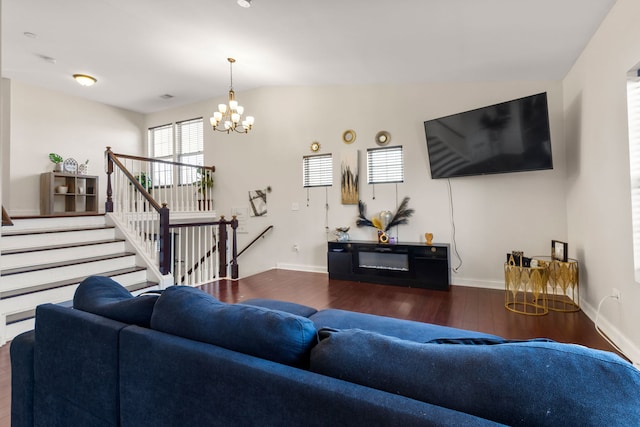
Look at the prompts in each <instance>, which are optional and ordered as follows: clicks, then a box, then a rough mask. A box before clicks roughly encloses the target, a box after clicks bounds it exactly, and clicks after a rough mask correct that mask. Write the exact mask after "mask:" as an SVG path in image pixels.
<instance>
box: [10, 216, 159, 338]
mask: <svg viewBox="0 0 640 427" xmlns="http://www.w3.org/2000/svg"><path fill="white" fill-rule="evenodd" d="M13 224H14V225H13V226H11V227H3V228H2V238H0V255H1V256H0V345H2V344H4V343H5V342H6V341H8V340H10V339H12V338H13V337H15V336H16V335H18V334H20V333H22V332H23V331H27V330H30V329H33V326H34V313H35V308H36V306H38V305H39V304H43V303H66V304H69V305H70V304H71V300H72V298H73V293H74V292H75V290H76V287H77V286H78V284H79V283H80V282H81V281H82V280H83V279H84V278H86V277H87V276H91V275H101V276H109V277H112V278H113V279H114V280H115V281H117V282H118V283H120V284H121V285H123V286H124V287H126V288H127V289H128V290H129V291H131V292H133V293H140V292H143V291H145V290H149V289H157V288H158V284H157V283H155V282H150V281H148V280H147V270H146V267H140V266H138V265H137V263H136V254H135V252H133V251H130V250H128V249H127V245H126V242H125V240H124V239H121V238H118V237H117V235H116V229H115V227H113V226H109V225H107V224H106V221H105V217H104V216H102V215H98V216H73V217H59V218H35V219H14V220H13Z"/></svg>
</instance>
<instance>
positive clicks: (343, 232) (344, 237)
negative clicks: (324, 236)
mask: <svg viewBox="0 0 640 427" xmlns="http://www.w3.org/2000/svg"><path fill="white" fill-rule="evenodd" d="M349 228H350V227H336V231H334V232H333V234H334V235H335V236H336V242H348V241H349V233H347V232H348V231H349Z"/></svg>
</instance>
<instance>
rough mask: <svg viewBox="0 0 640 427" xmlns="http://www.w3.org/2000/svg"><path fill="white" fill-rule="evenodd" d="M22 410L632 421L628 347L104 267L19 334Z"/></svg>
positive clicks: (239, 420) (434, 421) (145, 417)
mask: <svg viewBox="0 0 640 427" xmlns="http://www.w3.org/2000/svg"><path fill="white" fill-rule="evenodd" d="M11 367H12V408H11V411H12V414H11V416H12V426H13V427H21V426H53V425H64V426H92V427H99V426H135V427H141V426H245V425H246V426H491V425H516V426H557V425H567V426H573V425H576V426H578V425H579V426H603V425H607V426H616V425H619V426H630V425H637V424H638V422H639V420H640V404H639V403H638V396H640V372H639V371H638V370H637V369H636V368H635V367H633V366H632V365H631V364H629V363H628V362H626V361H624V360H622V359H621V358H619V357H618V356H617V355H615V354H612V353H608V352H603V351H598V350H593V349H588V348H585V347H581V346H577V345H570V344H560V343H556V342H550V341H548V340H534V341H507V340H504V339H502V338H500V337H497V336H493V335H488V334H483V333H478V332H472V331H466V330H460V329H454V328H448V327H442V326H437V325H431V324H425V323H419V322H411V321H405V320H399V319H393V318H388V317H382V316H373V315H368V314H363V313H355V312H348V311H343V310H336V309H328V310H322V311H319V312H318V311H316V310H315V309H313V308H310V307H306V306H302V305H298V304H293V303H288V302H282V301H272V300H251V301H246V302H244V303H242V304H226V303H222V302H220V301H218V300H216V299H215V298H214V297H212V296H210V295H208V294H206V293H204V292H202V291H200V290H199V289H195V288H190V287H182V286H174V287H169V288H167V289H166V290H165V291H164V292H162V294H161V295H159V296H158V295H144V296H138V297H133V296H132V295H131V294H129V292H127V291H126V290H125V289H124V288H123V287H121V286H120V285H118V284H117V283H115V282H113V281H112V280H111V279H108V278H104V277H90V278H88V279H87V280H85V281H84V282H83V283H82V284H81V285H80V286H79V288H78V290H77V292H76V294H75V297H74V308H66V307H61V306H58V305H52V304H45V305H42V306H39V307H38V308H37V312H36V327H35V330H34V331H31V332H27V333H25V334H22V335H20V336H18V337H16V338H15V339H14V341H13V342H12V344H11Z"/></svg>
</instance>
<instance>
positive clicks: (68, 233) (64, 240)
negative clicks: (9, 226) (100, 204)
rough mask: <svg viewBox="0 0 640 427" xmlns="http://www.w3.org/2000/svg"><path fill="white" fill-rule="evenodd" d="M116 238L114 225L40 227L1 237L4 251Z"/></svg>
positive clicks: (0, 245)
mask: <svg viewBox="0 0 640 427" xmlns="http://www.w3.org/2000/svg"><path fill="white" fill-rule="evenodd" d="M115 238H116V229H115V227H112V226H105V225H102V226H95V227H75V228H65V229H58V230H51V229H46V230H45V229H38V230H19V231H16V232H11V233H3V234H2V239H0V249H1V250H2V251H7V250H17V249H27V248H32V247H43V246H55V245H66V244H72V243H84V242H87V241H95V240H108V239H115Z"/></svg>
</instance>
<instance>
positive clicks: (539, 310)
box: [504, 257, 549, 316]
mask: <svg viewBox="0 0 640 427" xmlns="http://www.w3.org/2000/svg"><path fill="white" fill-rule="evenodd" d="M513 260H514V258H513V257H511V258H510V259H509V262H506V263H505V264H504V286H505V302H504V306H505V308H506V309H507V310H510V311H513V312H514V313H520V314H527V315H530V316H542V315H544V314H547V313H548V312H549V308H548V306H547V281H548V280H549V267H548V263H547V262H545V261H541V260H539V261H538V266H537V267H522V266H521V265H515V262H513Z"/></svg>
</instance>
